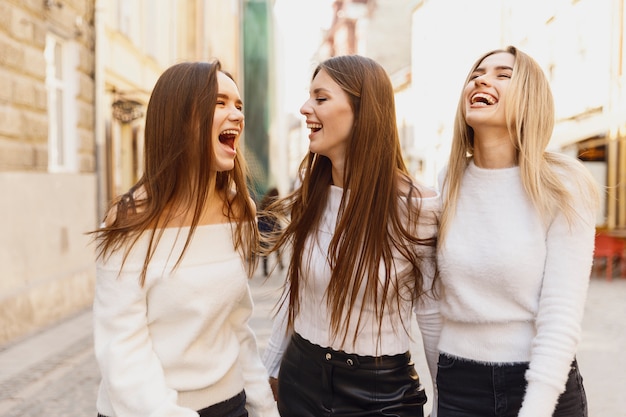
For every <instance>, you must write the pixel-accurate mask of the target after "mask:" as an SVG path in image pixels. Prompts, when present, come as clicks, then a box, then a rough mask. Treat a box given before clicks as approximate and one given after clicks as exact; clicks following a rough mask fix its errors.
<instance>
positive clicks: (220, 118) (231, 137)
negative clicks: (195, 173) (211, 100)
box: [211, 72, 244, 172]
mask: <svg viewBox="0 0 626 417" xmlns="http://www.w3.org/2000/svg"><path fill="white" fill-rule="evenodd" d="M217 81H218V94H217V102H216V104H215V113H214V114H213V131H212V132H211V140H212V141H213V154H214V161H213V162H214V163H213V167H214V170H215V171H218V172H220V171H229V170H231V169H233V168H234V166H235V157H236V156H237V146H238V144H239V138H240V137H241V132H243V126H244V115H243V112H242V109H243V102H242V101H241V96H240V95H239V89H238V88H237V85H236V84H235V82H234V81H233V80H232V79H231V78H230V77H228V76H227V75H226V74H224V73H223V72H218V73H217Z"/></svg>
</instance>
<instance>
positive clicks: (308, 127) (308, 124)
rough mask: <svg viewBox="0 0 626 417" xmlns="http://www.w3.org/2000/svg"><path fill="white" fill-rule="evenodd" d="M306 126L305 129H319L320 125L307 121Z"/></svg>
mask: <svg viewBox="0 0 626 417" xmlns="http://www.w3.org/2000/svg"><path fill="white" fill-rule="evenodd" d="M306 127H307V129H321V128H322V125H321V124H319V123H307V124H306Z"/></svg>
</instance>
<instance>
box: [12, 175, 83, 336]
mask: <svg viewBox="0 0 626 417" xmlns="http://www.w3.org/2000/svg"><path fill="white" fill-rule="evenodd" d="M94 190H95V177H94V175H93V174H78V175H74V174H54V175H50V174H46V173H38V172H2V173H0V195H1V196H3V198H2V199H1V200H0V222H2V226H1V227H2V233H0V247H1V248H2V251H0V277H2V279H0V344H2V343H4V342H7V341H9V340H11V339H14V338H16V337H19V336H22V335H24V334H26V333H29V332H31V331H33V330H36V329H37V328H39V327H41V326H44V325H46V324H48V323H51V322H53V321H55V320H57V319H59V318H61V317H64V316H67V315H70V314H72V313H73V312H76V311H78V310H79V309H82V308H84V307H86V306H88V305H89V304H90V303H91V300H92V290H93V282H94V263H93V255H92V253H93V250H92V248H91V247H90V245H89V244H88V242H89V237H88V236H86V235H85V233H86V232H87V231H89V230H92V229H93V228H94V221H95V198H94Z"/></svg>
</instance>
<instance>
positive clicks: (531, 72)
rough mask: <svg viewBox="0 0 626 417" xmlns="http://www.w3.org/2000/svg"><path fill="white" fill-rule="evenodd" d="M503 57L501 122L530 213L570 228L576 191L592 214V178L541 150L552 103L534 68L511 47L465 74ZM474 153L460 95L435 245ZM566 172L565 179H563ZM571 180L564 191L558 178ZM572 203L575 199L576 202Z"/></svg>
mask: <svg viewBox="0 0 626 417" xmlns="http://www.w3.org/2000/svg"><path fill="white" fill-rule="evenodd" d="M497 53H509V54H511V55H513V56H514V57H515V64H514V65H513V74H512V77H511V82H510V85H509V88H508V90H507V94H506V97H505V102H504V104H505V118H506V123H507V126H508V130H509V136H510V138H511V141H512V143H513V145H514V147H515V149H516V152H517V162H518V164H519V166H520V172H521V179H522V184H523V186H524V189H525V190H526V194H527V195H528V197H529V198H530V200H531V202H532V203H533V205H534V207H535V209H536V210H537V212H538V213H539V215H540V216H541V217H542V219H543V221H544V223H545V224H548V223H549V222H550V221H551V219H552V218H553V217H554V215H555V214H556V213H557V212H562V213H563V214H564V215H565V217H566V218H567V220H568V222H569V223H570V225H571V224H572V222H574V220H575V218H576V217H577V214H576V207H575V204H574V196H573V195H572V192H571V190H572V189H577V190H578V192H580V193H581V194H582V195H583V196H585V198H584V199H583V201H584V203H585V204H587V205H588V206H587V207H586V208H587V209H589V210H594V211H595V210H596V209H597V205H598V199H599V197H598V189H597V187H596V184H595V182H594V179H593V177H592V176H591V175H590V173H589V171H588V170H587V169H586V168H585V167H584V165H583V164H582V163H580V162H579V161H577V160H575V159H574V158H571V157H569V156H567V155H564V154H560V153H556V152H549V151H546V148H547V146H548V143H549V142H550V138H551V137H552V131H553V129H554V120H555V116H554V99H553V97H552V91H551V89H550V85H549V82H548V80H547V78H546V76H545V74H544V72H543V70H542V69H541V67H540V66H539V64H538V63H537V62H536V61H535V60H534V59H533V58H531V57H530V56H529V55H527V54H526V53H524V52H522V51H520V50H519V49H517V48H515V47H514V46H508V47H506V48H504V49H496V50H493V51H490V52H487V53H486V54H484V55H482V56H481V57H480V58H478V60H476V62H475V63H474V65H473V66H472V68H471V70H470V71H469V73H468V76H467V78H466V79H465V84H464V86H465V85H467V83H468V82H469V81H470V77H471V74H472V73H473V72H474V71H475V70H476V68H478V66H479V65H480V64H481V62H482V61H483V60H484V59H485V58H487V57H488V56H491V55H494V54H497ZM473 154H474V132H473V130H472V128H471V127H470V126H469V125H468V124H467V122H466V120H465V101H464V98H463V95H461V97H460V99H459V102H458V106H457V112H456V117H455V121H454V130H453V134H452V148H451V151H450V158H449V161H448V167H447V174H446V178H445V180H444V183H443V190H442V196H443V199H444V205H443V212H442V216H441V223H440V229H439V244H442V242H443V241H444V239H445V235H446V233H447V231H448V227H449V225H450V222H451V220H452V219H453V218H454V215H455V211H456V201H457V198H458V195H459V190H460V186H461V179H462V177H463V173H464V172H465V169H466V168H467V165H468V164H469V162H470V160H471V159H472V156H473ZM564 172H567V175H566V176H565V175H563V173H564ZM565 178H567V179H568V181H571V182H573V187H574V188H571V187H566V186H565V183H564V179H565ZM577 201H578V200H577Z"/></svg>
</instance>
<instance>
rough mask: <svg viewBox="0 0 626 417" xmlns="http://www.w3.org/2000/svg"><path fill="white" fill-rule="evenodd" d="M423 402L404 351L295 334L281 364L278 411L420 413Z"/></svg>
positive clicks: (402, 416)
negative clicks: (353, 350)
mask: <svg viewBox="0 0 626 417" xmlns="http://www.w3.org/2000/svg"><path fill="white" fill-rule="evenodd" d="M425 403H426V392H425V391H424V388H423V386H422V385H421V384H420V381H419V377H418V375H417V372H416V371H415V366H414V365H413V362H412V361H411V355H410V353H409V352H406V353H404V354H400V355H394V356H380V357H371V356H359V355H352V354H347V353H345V352H340V351H336V350H333V349H330V348H323V347H321V346H318V345H314V344H312V343H310V342H309V341H307V340H305V339H303V338H302V337H301V336H300V335H298V334H294V335H293V337H292V339H291V342H290V343H289V346H288V347H287V349H286V351H285V354H284V355H283V359H282V362H281V365H280V372H279V375H278V411H279V412H280V415H281V417H330V416H333V417H335V416H336V417H348V416H349V417H374V416H376V417H380V416H393V417H409V416H410V417H423V416H424V404H425Z"/></svg>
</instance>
